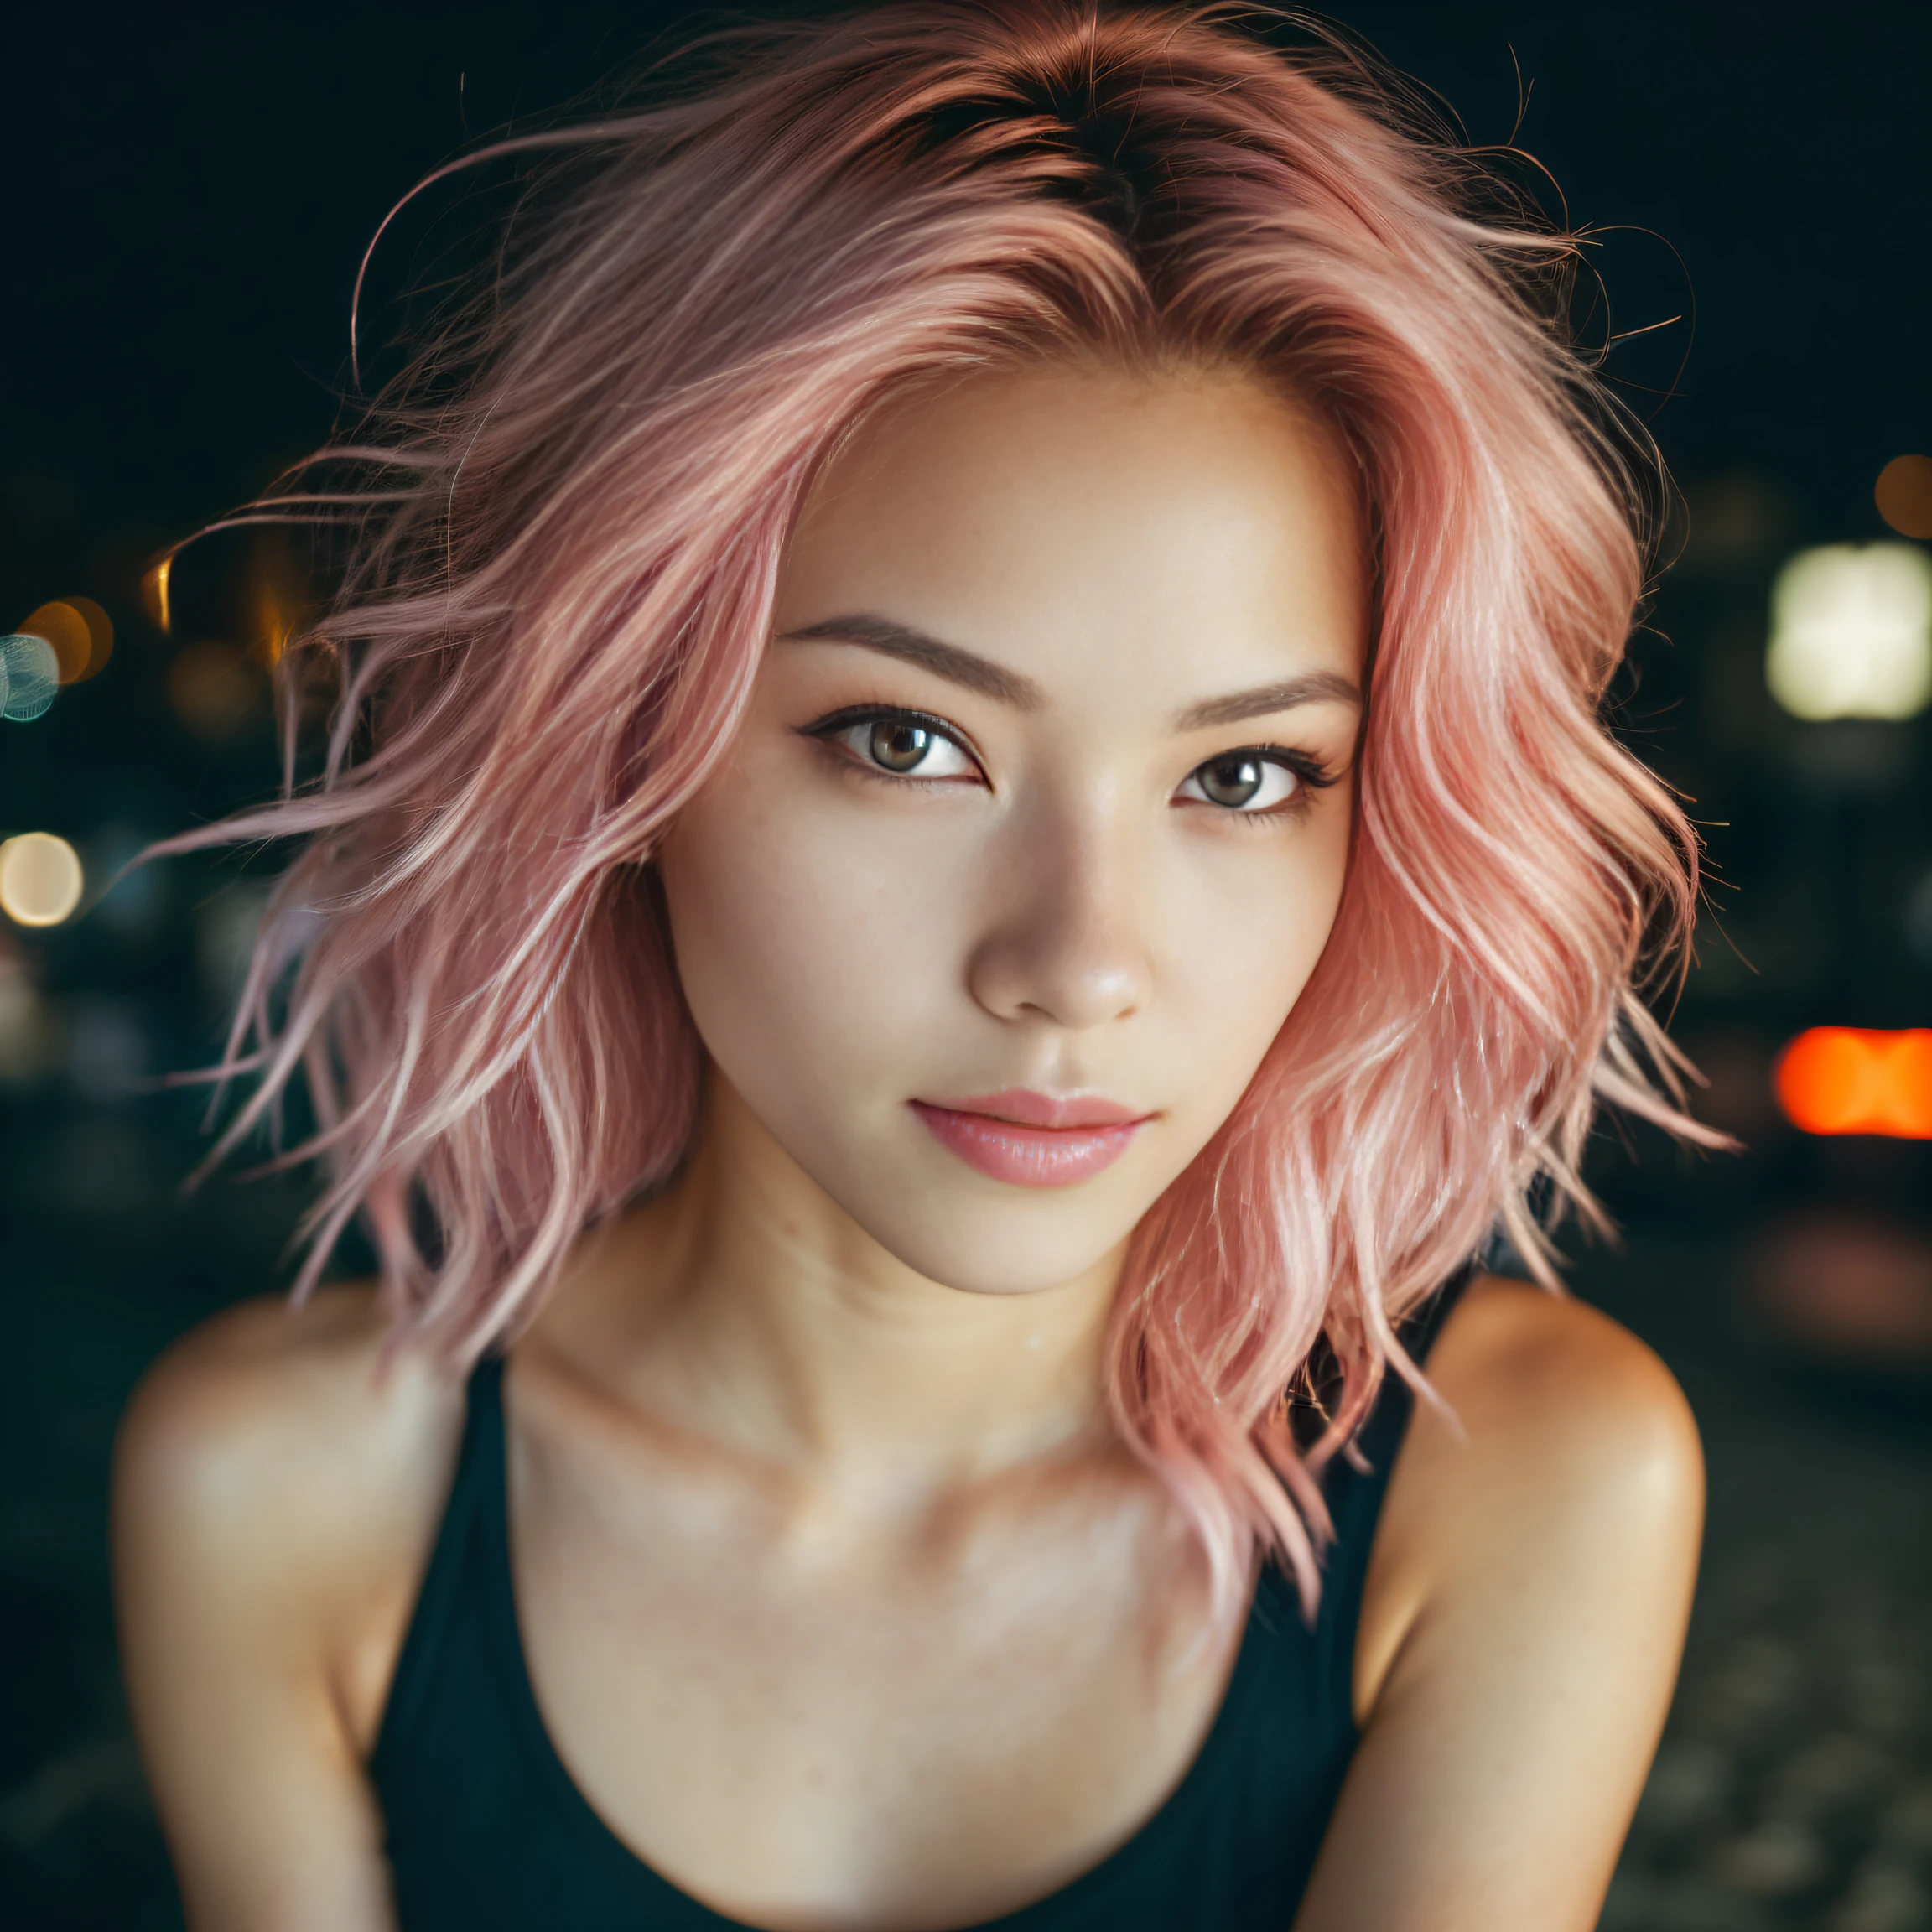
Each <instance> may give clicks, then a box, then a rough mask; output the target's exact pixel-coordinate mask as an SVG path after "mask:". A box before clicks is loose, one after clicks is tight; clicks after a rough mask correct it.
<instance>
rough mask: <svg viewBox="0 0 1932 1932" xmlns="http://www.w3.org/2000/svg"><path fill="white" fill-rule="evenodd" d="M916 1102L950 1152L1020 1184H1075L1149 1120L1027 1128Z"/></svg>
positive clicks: (1109, 1160)
mask: <svg viewBox="0 0 1932 1932" xmlns="http://www.w3.org/2000/svg"><path fill="white" fill-rule="evenodd" d="M911 1105H912V1111H913V1112H914V1113H915V1114H917V1115H918V1116H919V1118H920V1119H922V1120H923V1121H924V1122H925V1123H926V1126H927V1130H928V1131H929V1132H930V1133H931V1135H932V1138H933V1139H934V1140H937V1142H938V1143H939V1145H941V1146H942V1147H943V1148H945V1149H946V1150H948V1152H949V1153H953V1154H957V1155H958V1156H959V1158H960V1159H961V1160H962V1161H964V1162H965V1163H966V1165H967V1166H969V1167H977V1168H978V1169H979V1171H980V1172H981V1173H982V1174H984V1175H988V1176H990V1177H991V1178H992V1179H994V1180H995V1181H1005V1182H1010V1183H1011V1184H1012V1185H1013V1186H1014V1187H1072V1185H1073V1183H1074V1182H1077V1181H1086V1180H1088V1179H1090V1178H1091V1177H1092V1176H1094V1175H1096V1174H1099V1173H1104V1171H1106V1170H1107V1169H1108V1168H1109V1167H1111V1166H1113V1165H1114V1162H1115V1161H1118V1160H1119V1158H1120V1156H1122V1155H1123V1154H1124V1153H1125V1152H1126V1151H1127V1147H1128V1144H1129V1143H1130V1141H1131V1140H1133V1138H1134V1136H1135V1134H1137V1133H1138V1132H1139V1131H1140V1129H1141V1128H1142V1127H1143V1126H1145V1124H1146V1123H1145V1121H1141V1120H1127V1121H1123V1122H1122V1123H1121V1124H1119V1126H1114V1127H1023V1126H1021V1124H1019V1122H1018V1121H1016V1120H998V1119H995V1118H994V1117H993V1116H992V1115H991V1114H961V1113H958V1112H956V1111H955V1110H954V1109H952V1108H950V1107H933V1106H930V1105H928V1104H927V1102H925V1101H923V1100H915V1101H913V1102H912V1104H911Z"/></svg>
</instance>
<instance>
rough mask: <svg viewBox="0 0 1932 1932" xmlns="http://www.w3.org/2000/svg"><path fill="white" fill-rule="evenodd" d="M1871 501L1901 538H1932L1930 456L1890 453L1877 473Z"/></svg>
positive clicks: (1931, 465) (1931, 474)
mask: <svg viewBox="0 0 1932 1932" xmlns="http://www.w3.org/2000/svg"><path fill="white" fill-rule="evenodd" d="M1872 501H1873V502H1875V503H1876V504H1877V506H1878V514H1879V515H1880V516H1881V517H1883V518H1884V519H1885V521H1886V522H1888V523H1889V524H1890V525H1891V526H1892V527H1893V529H1894V530H1896V531H1897V532H1898V534H1899V535H1900V536H1901V537H1917V538H1928V537H1932V456H1894V457H1893V459H1892V460H1891V461H1890V462H1889V463H1888V464H1887V465H1885V467H1884V468H1883V470H1880V471H1879V472H1878V483H1877V488H1876V489H1874V490H1873V491H1872Z"/></svg>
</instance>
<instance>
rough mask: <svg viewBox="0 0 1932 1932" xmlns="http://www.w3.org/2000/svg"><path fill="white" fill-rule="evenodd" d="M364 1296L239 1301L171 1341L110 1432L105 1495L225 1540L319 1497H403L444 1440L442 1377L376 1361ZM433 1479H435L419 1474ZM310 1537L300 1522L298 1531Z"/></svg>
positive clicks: (344, 1292) (376, 1329)
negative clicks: (149, 1504)
mask: <svg viewBox="0 0 1932 1932" xmlns="http://www.w3.org/2000/svg"><path fill="white" fill-rule="evenodd" d="M383 1339H384V1324H383V1322H382V1317H381V1314H380V1312H379V1311H378V1310H377V1306H376V1298H375V1296H374V1294H373V1292H372V1291H370V1290H369V1289H367V1288H363V1287H345V1288H334V1289H328V1290H325V1291H322V1292H320V1293H319V1294H318V1295H316V1296H314V1298H313V1299H312V1300H311V1301H309V1303H308V1304H307V1306H304V1307H302V1308H295V1307H293V1306H290V1305H289V1304H288V1302H286V1301H281V1300H269V1299H262V1300H259V1301H247V1302H243V1303H241V1305H240V1306H237V1307H235V1308H231V1309H230V1310H228V1311H226V1312H225V1313H223V1314H221V1315H219V1316H216V1317H215V1318H214V1319H213V1320H212V1321H210V1322H205V1323H204V1324H203V1325H202V1326H201V1327H199V1328H196V1329H194V1330H192V1331H191V1332H190V1333H189V1334H187V1335H185V1336H184V1337H182V1339H181V1340H180V1341H179V1342H177V1343H175V1344H174V1346H173V1347H172V1348H169V1350H168V1352H167V1353H165V1354H164V1355H163V1356H162V1357H161V1358H160V1359H159V1360H158V1362H157V1363H155V1364H154V1366H153V1368H151V1369H149V1371H148V1374H147V1375H146V1376H145V1377H144V1378H143V1380H142V1382H141V1384H140V1386H139V1387H138V1389H136V1391H135V1393H134V1396H133V1399H132V1401H131V1402H130V1403H129V1405H128V1407H127V1415H126V1416H125V1417H124V1419H123V1420H122V1429H121V1437H120V1442H119V1446H118V1450H117V1485H118V1486H119V1487H120V1488H122V1489H124V1490H128V1491H132V1492H136V1493H139V1494H141V1495H143V1497H146V1498H149V1499H152V1500H154V1501H163V1500H164V1499H165V1500H167V1501H168V1502H169V1503H170V1504H172V1506H174V1507H175V1508H178V1509H184V1510H187V1511H189V1512H190V1513H192V1512H195V1511H197V1510H205V1512H206V1513H208V1514H210V1515H211V1516H213V1517H216V1518H218V1519H220V1520H221V1522H223V1523H225V1524H229V1525H231V1526H232V1527H235V1528H236V1529H241V1528H243V1527H247V1529H251V1530H252V1529H265V1528H267V1527H268V1526H269V1525H268V1524H252V1523H251V1522H250V1521H249V1519H250V1517H251V1515H252V1514H253V1512H254V1511H255V1510H256V1509H268V1510H269V1511H270V1512H271V1513H272V1514H273V1512H275V1511H278V1510H280V1509H285V1508H286V1507H287V1506H288V1505H289V1504H293V1503H294V1502H296V1501H297V1500H298V1498H308V1499H309V1500H310V1501H312V1502H314V1503H316V1504H321V1503H322V1502H323V1501H324V1499H325V1498H328V1497H330V1495H331V1494H339V1495H340V1500H341V1501H342V1502H343V1503H345V1504H350V1505H351V1507H353V1506H354V1502H355V1500H356V1498H354V1496H353V1494H352V1493H353V1492H355V1491H356V1490H359V1489H363V1488H367V1489H369V1491H370V1498H369V1499H370V1500H371V1501H374V1500H376V1498H378V1497H380V1496H381V1495H382V1493H385V1492H387V1491H388V1490H389V1489H391V1488H392V1487H393V1485H394V1484H395V1483H397V1481H398V1480H401V1481H402V1482H403V1486H404V1487H405V1488H408V1487H409V1486H410V1483H409V1478H410V1477H411V1476H412V1474H413V1472H414V1471H415V1470H416V1468H417V1467H418V1464H419V1463H421V1462H423V1460H424V1457H425V1454H426V1452H427V1457H428V1462H430V1463H431V1464H432V1465H434V1463H436V1462H438V1461H439V1460H440V1458H439V1457H437V1456H436V1454H435V1453H434V1452H435V1451H436V1449H437V1448H438V1447H439V1445H440V1443H441V1439H442V1438H443V1437H444V1436H446V1435H447V1434H448V1433H449V1428H450V1426H451V1424H452V1422H453V1420H454V1417H455V1414H456V1410H457V1408H458V1406H459V1405H460V1389H458V1388H457V1386H456V1384H455V1383H454V1379H452V1378H451V1377H450V1376H449V1375H448V1374H444V1373H442V1372H440V1371H439V1370H438V1369H437V1368H435V1367H434V1364H432V1363H430V1362H429V1361H428V1360H427V1359H426V1358H423V1356H421V1355H420V1354H415V1353H408V1352H403V1353H398V1354H397V1355H396V1356H395V1357H394V1358H392V1359H391V1360H388V1361H385V1360H384V1358H383ZM430 1473H431V1475H432V1477H434V1473H435V1471H434V1468H432V1470H431V1472H430ZM319 1526H320V1525H319V1524H317V1523H315V1522H314V1520H312V1519H311V1520H310V1521H309V1524H308V1525H307V1527H308V1528H309V1529H315V1528H319Z"/></svg>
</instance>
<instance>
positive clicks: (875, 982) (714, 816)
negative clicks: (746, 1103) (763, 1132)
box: [661, 775, 958, 1126]
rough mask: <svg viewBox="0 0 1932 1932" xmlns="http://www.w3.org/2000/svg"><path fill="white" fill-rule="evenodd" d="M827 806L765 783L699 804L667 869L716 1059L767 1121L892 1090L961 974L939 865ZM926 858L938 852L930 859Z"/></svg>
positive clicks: (683, 968) (671, 903) (678, 940)
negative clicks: (860, 835)
mask: <svg viewBox="0 0 1932 1932" xmlns="http://www.w3.org/2000/svg"><path fill="white" fill-rule="evenodd" d="M928 856H930V854H928ZM895 858H896V854H895V851H894V849H893V844H892V842H891V840H890V839H883V840H881V839H873V840H865V839H854V837H853V833H852V825H851V823H850V817H849V813H841V812H839V810H838V809H837V808H836V805H835V804H834V805H833V806H832V807H831V808H828V807H827V805H826V804H825V803H824V802H821V801H817V800H811V799H803V800H802V799H799V798H797V797H792V798H789V799H787V800H786V801H785V802H783V803H782V806H781V805H773V806H771V808H766V805H765V804H764V803H763V802H761V795H760V792H759V788H758V787H757V785H756V782H755V775H751V776H749V777H748V778H747V779H746V780H745V782H730V780H727V781H726V782H723V783H721V784H719V786H717V787H714V788H713V790H712V791H710V792H707V793H706V794H705V795H704V797H700V798H699V800H697V801H696V802H694V803H693V806H692V807H691V808H690V809H689V810H688V812H687V813H685V815H684V817H683V818H682V819H681V820H680V822H679V823H678V827H677V828H676V829H675V831H674V832H673V834H672V836H671V838H670V839H667V841H666V844H665V849H664V851H663V854H662V860H661V869H662V876H663V880H664V894H665V901H666V905H667V909H668V911H669V913H670V918H671V931H672V940H673V946H674V948H675V949H676V953H677V958H678V974H679V978H680V979H681V981H682V982H683V988H684V995H685V999H686V1000H687V1002H688V1005H689V1006H690V1009H691V1013H692V1017H693V1020H694V1021H696V1023H697V1026H698V1031H699V1036H701V1037H702V1039H703V1040H704V1045H705V1047H706V1049H707V1051H708V1052H709V1053H710V1055H711V1056H712V1057H713V1058H714V1060H715V1061H716V1062H718V1064H719V1067H721V1068H722V1069H723V1070H724V1072H725V1074H726V1075H727V1077H728V1078H730V1080H731V1082H732V1084H733V1085H734V1086H735V1087H736V1088H738V1089H739V1091H740V1093H743V1094H744V1095H745V1098H747V1099H748V1100H750V1101H751V1102H752V1103H753V1104H754V1106H755V1107H756V1109H757V1110H758V1111H759V1112H760V1113H761V1114H764V1116H765V1118H766V1120H767V1121H768V1123H769V1124H772V1125H773V1126H777V1125H778V1124H780V1122H781V1121H782V1120H785V1119H797V1118H799V1117H800V1116H801V1115H802V1114H807V1113H810V1112H813V1111H814V1110H816V1109H820V1108H823V1105H824V1104H825V1103H826V1102H827V1101H828V1099H831V1098H834V1097H839V1098H846V1099H848V1100H849V1099H851V1098H855V1097H856V1090H857V1089H860V1088H870V1087H872V1086H875V1085H878V1084H879V1083H880V1082H881V1081H886V1082H888V1083H890V1084H891V1086H892V1088H894V1090H895V1093H896V1090H897V1089H898V1088H902V1087H903V1085H904V1083H905V1078H906V1071H907V1052H908V1046H907V1042H908V1041H916V1040H917V1038H918V1037H919V1036H920V1033H921V1031H922V1028H923V1025H924V1023H925V1022H926V1021H927V1020H928V1019H929V1017H930V1015H929V1012H928V1009H929V1008H930V1006H931V1005H932V1003H933V1000H934V996H935V995H936V994H937V993H938V992H940V991H941V990H942V989H943V988H944V987H945V986H947V985H948V984H951V982H952V981H953V979H956V978H957V976H958V975H957V971H956V954H957V948H956V947H955V946H954V945H953V942H952V935H951V934H950V932H949V931H948V925H947V914H948V903H947V900H946V897H945V896H944V895H943V893H942V892H941V891H939V890H938V882H939V875H940V873H941V871H942V870H943V869H942V868H937V867H934V866H932V865H925V866H920V865H898V864H896V863H895Z"/></svg>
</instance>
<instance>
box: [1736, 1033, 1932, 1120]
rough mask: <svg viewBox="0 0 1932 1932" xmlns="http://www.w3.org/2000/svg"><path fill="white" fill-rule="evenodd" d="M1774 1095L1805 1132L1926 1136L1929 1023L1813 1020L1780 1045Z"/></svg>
mask: <svg viewBox="0 0 1932 1932" xmlns="http://www.w3.org/2000/svg"><path fill="white" fill-rule="evenodd" d="M1774 1078H1775V1081H1776V1084H1777V1088H1778V1100H1779V1105H1781V1106H1782V1107H1783V1108H1784V1113H1785V1117H1786V1118H1787V1119H1789V1121H1790V1122H1791V1124H1792V1125H1793V1126H1794V1127H1800V1128H1802V1129H1803V1130H1805V1132H1806V1133H1807V1134H1889V1135H1894V1136H1896V1137H1898V1138H1900V1139H1903V1140H1932V1027H1926V1026H1914V1027H1911V1028H1909V1029H1908V1030H1907V1031H1904V1032H1901V1033H1882V1032H1877V1031H1873V1030H1872V1029H1870V1028H1867V1027H1860V1026H1814V1027H1812V1028H1810V1031H1806V1032H1804V1033H1800V1035H1799V1036H1798V1037H1797V1038H1796V1039H1795V1040H1794V1041H1792V1042H1791V1044H1790V1045H1789V1046H1787V1047H1786V1048H1785V1049H1784V1053H1783V1055H1782V1056H1781V1057H1779V1062H1778V1071H1777V1073H1776V1075H1775V1076H1774Z"/></svg>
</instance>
